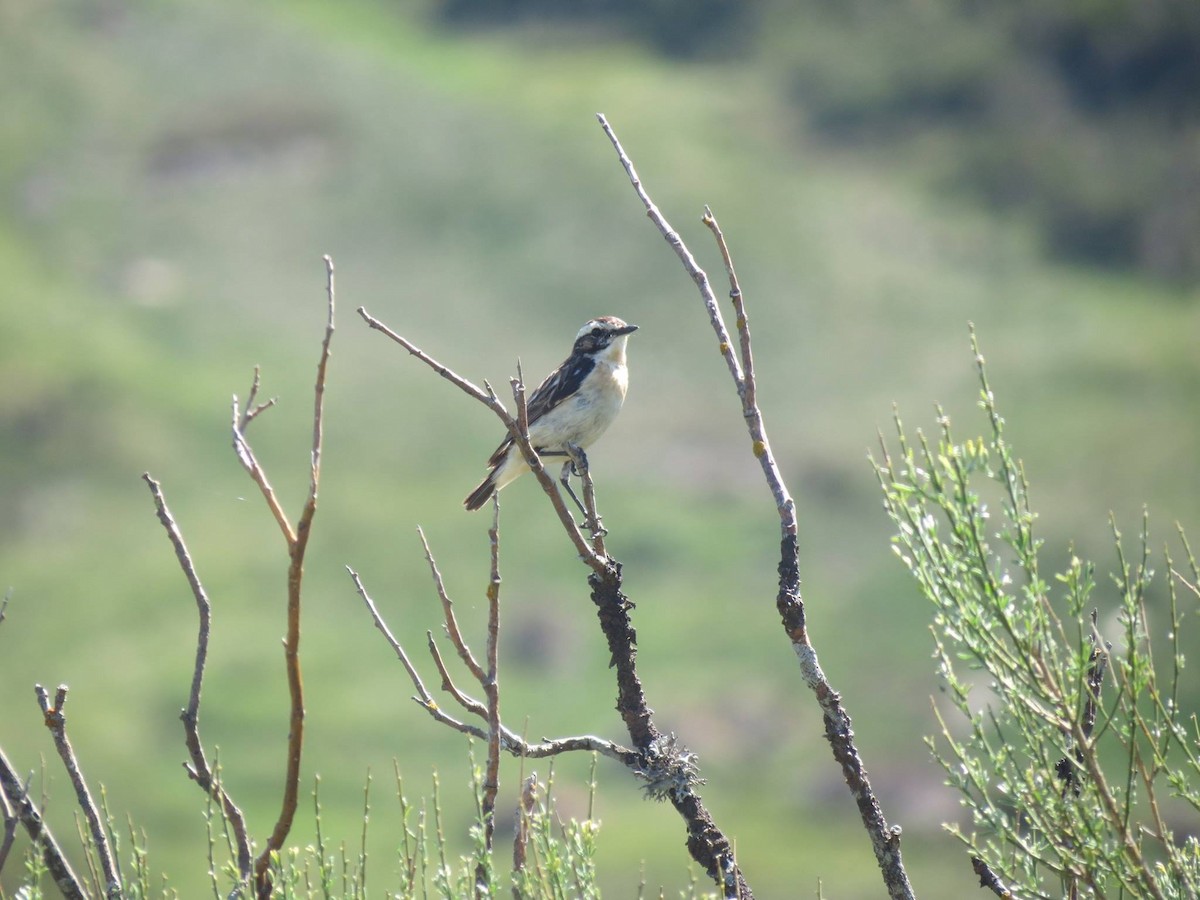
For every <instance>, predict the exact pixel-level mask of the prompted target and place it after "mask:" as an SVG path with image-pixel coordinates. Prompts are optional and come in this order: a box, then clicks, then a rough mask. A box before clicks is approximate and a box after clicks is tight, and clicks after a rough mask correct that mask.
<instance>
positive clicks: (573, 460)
mask: <svg viewBox="0 0 1200 900" xmlns="http://www.w3.org/2000/svg"><path fill="white" fill-rule="evenodd" d="M565 449H566V451H567V456H569V457H570V461H569V462H567V463H564V464H563V470H562V478H561V482H562V486H563V487H564V488H566V491H567V493H568V494H570V495H571V499H572V500H574V501H575V505H576V506H578V507H579V509H580V511H582V512H583V527H584V528H586V529H587V530H588V531H590V532H591V533H592V534H593V535H596V536H600V537H602V536H603V535H606V534H608V532H607V531H606V530H605V529H604V526H603V525H601V524H600V516H599V514H595V515H593V514H592V513H589V512H588V509H587V507H586V506H584V504H582V503H580V502H579V498H578V497H576V496H575V492H574V491H572V490H571V485H570V477H571V473H572V472H574V473H575V474H576V475H578V476H579V478H580V480H581V481H582V482H583V487H584V496H585V497H586V496H587V495H588V487H589V484H588V481H589V473H588V459H587V454H586V453H584V452H583V448H582V447H580V446H578V445H576V444H572V443H570V442H568V443H567V444H566V447H565ZM595 503H596V500H595V496H593V497H592V507H593V509H594V508H595Z"/></svg>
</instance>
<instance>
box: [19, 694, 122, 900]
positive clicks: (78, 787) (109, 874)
mask: <svg viewBox="0 0 1200 900" xmlns="http://www.w3.org/2000/svg"><path fill="white" fill-rule="evenodd" d="M33 689H34V692H35V693H36V694H37V699H38V706H40V707H41V709H42V717H43V718H44V720H45V722H46V727H47V728H49V729H50V734H51V736H52V737H53V738H54V749H56V750H57V751H58V755H59V758H60V759H62V761H63V766H64V767H65V768H66V770H67V776H68V777H69V778H70V779H71V785H72V786H73V787H74V788H75V801H76V803H77V804H78V806H79V809H80V810H81V811H82V812H83V815H84V818H86V819H87V823H88V829H89V830H90V832H91V836H92V841H93V842H94V843H95V845H96V853H97V855H98V856H99V857H100V866H101V868H102V869H103V870H104V895H105V896H106V897H119V896H121V890H122V887H121V874H120V872H119V871H118V870H117V864H116V861H115V859H114V858H113V853H112V846H111V845H110V844H109V841H108V832H107V830H106V829H105V827H104V822H103V821H101V819H100V811H99V810H98V809H97V808H96V802H95V801H94V800H93V799H92V794H91V791H89V790H88V786H87V782H86V781H84V778H83V773H82V772H81V771H80V770H79V761H78V760H77V759H76V758H75V750H74V748H72V747H71V741H70V739H69V738H68V737H67V716H66V713H65V712H64V711H63V707H64V706H66V705H67V686H66V685H65V684H60V685H59V686H58V689H57V690H56V691H55V692H54V703H53V704H51V702H50V694H49V692H48V691H47V690H46V689H45V688H44V687H42V686H41V685H40V684H35V685H34V686H33Z"/></svg>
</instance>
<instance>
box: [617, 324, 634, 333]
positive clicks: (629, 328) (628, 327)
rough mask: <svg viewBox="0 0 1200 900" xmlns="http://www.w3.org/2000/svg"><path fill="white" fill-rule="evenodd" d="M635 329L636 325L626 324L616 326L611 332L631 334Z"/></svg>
mask: <svg viewBox="0 0 1200 900" xmlns="http://www.w3.org/2000/svg"><path fill="white" fill-rule="evenodd" d="M637 330H638V327H637V326H636V325H626V326H625V327H624V328H618V329H617V330H616V331H614V332H613V334H633V333H634V332H635V331H637Z"/></svg>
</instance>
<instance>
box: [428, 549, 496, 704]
mask: <svg viewBox="0 0 1200 900" xmlns="http://www.w3.org/2000/svg"><path fill="white" fill-rule="evenodd" d="M417 534H418V536H420V538H421V548H422V549H423V550H424V551H425V560H426V562H428V563H429V572H430V574H431V575H432V576H433V585H434V587H435V588H436V589H437V595H438V599H440V600H441V601H442V618H443V619H445V621H446V635H447V636H448V637H449V638H450V643H452V644H453V645H454V649H455V650H457V651H458V656H459V659H461V660H462V661H463V664H464V665H465V666H466V667H467V669H468V671H470V673H471V674H472V675H473V676H474V677H475V680H476V681H479V682H483V680H484V679H485V677H486V676H485V675H484V674H483V667H482V666H480V665H479V662H478V661H477V660H476V659H475V656H474V655H473V654H472V653H471V648H470V647H468V646H467V643H466V641H464V640H463V636H462V632H461V631H459V628H458V618H457V617H456V616H455V615H454V603H453V602H452V601H451V600H450V596H449V594H447V593H446V583H445V582H444V581H443V580H442V573H441V572H440V571H439V570H438V566H437V561H436V560H435V559H434V558H433V551H432V550H431V549H430V548H429V541H427V540H426V539H425V532H424V531H423V530H421V528H420V527H419V526H418V528H417Z"/></svg>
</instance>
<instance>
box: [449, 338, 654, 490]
mask: <svg viewBox="0 0 1200 900" xmlns="http://www.w3.org/2000/svg"><path fill="white" fill-rule="evenodd" d="M635 331H637V326H636V325H627V324H625V323H624V322H622V321H621V320H620V319H618V318H617V317H616V316H600V317H599V318H596V319H592V320H591V321H590V322H588V323H587V324H586V325H584V326H583V327H582V328H580V329H579V333H578V334H577V335H575V344H574V346H573V347H572V348H571V355H570V356H568V357H567V358H566V359H565V360H564V361H563V363H562V365H560V366H559V367H558V368H557V369H555V370H554V371H553V372H551V373H550V374H549V375H547V376H546V380H545V381H543V382H542V383H541V384H540V385H538V388H537V390H535V391H534V392H533V394H532V395H531V396H530V398H529V406H528V410H529V443H530V444H532V445H533V449H534V450H536V451H537V453H538V456H555V457H567V460H568V461H567V463H566V464H565V465H564V467H563V477H562V483H563V485H564V486H566V487H567V491H568V493H570V487H569V486H568V485H567V475H568V472H569V471H570V467H571V457H572V455H573V453H574V452H575V451H583V450H586V449H587V448H588V447H590V446H591V445H592V444H593V443H595V442H596V440H597V439H598V438H599V437H600V435H602V434H604V432H605V431H606V430H607V429H608V426H609V425H611V424H612V423H613V420H614V419H616V417H617V413H619V412H620V411H621V405H622V404H623V403H624V402H625V391H626V389H627V388H628V387H629V372H628V370H627V369H626V367H625V342H626V341H627V340H628V339H629V335H631V334H632V333H633V332H635ZM488 467H489V468H490V470H491V471H489V472H488V474H487V478H485V479H483V481H482V482H481V483H480V485H479V487H477V488H475V490H473V491H471V493H470V495H468V497H467V499H466V500H464V501H463V506H465V507H466V508H467V509H479V508H480V507H481V506H483V505H484V504H485V503H487V501H488V499H489V498H490V497H491V496H492V494H494V493H495V492H496V491H498V490H500V489H501V488H502V487H504V486H505V485H507V484H509V483H510V482H512V481H513V480H514V479H515V478H517V476H519V475H521V474H522V473H523V472H528V471H529V466H528V465H527V464H526V462H525V458H524V457H523V456H522V455H521V451H520V449H519V448H517V447H516V446H515V445H514V444H513V439H512V435H509V436H508V437H506V438H505V439H504V441H503V442H502V443H501V444H500V446H499V447H497V448H496V452H495V453H493V454H492V455H491V458H490V459H488ZM571 496H572V498H574V496H575V495H574V494H573V493H572V494H571ZM578 502H579V501H578V500H576V503H578Z"/></svg>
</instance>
